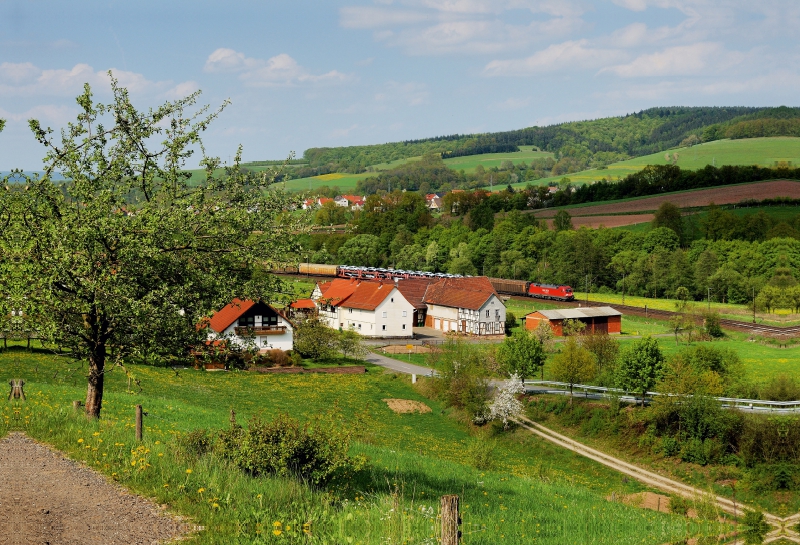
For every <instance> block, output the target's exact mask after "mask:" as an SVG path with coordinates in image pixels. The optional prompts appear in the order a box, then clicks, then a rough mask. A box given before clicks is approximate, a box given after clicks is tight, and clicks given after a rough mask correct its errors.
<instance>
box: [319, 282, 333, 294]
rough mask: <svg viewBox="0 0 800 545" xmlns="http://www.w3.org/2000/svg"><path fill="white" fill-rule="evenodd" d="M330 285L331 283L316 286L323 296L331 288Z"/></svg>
mask: <svg viewBox="0 0 800 545" xmlns="http://www.w3.org/2000/svg"><path fill="white" fill-rule="evenodd" d="M331 284H333V282H332V281H328V282H320V283H319V284H317V287H318V288H319V292H320V293H322V294H324V293H325V292H326V291H328V288H330V287H331Z"/></svg>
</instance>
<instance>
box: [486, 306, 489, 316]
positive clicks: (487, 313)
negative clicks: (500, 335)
mask: <svg viewBox="0 0 800 545" xmlns="http://www.w3.org/2000/svg"><path fill="white" fill-rule="evenodd" d="M486 317H487V318H488V317H489V309H488V308H487V309H486Z"/></svg>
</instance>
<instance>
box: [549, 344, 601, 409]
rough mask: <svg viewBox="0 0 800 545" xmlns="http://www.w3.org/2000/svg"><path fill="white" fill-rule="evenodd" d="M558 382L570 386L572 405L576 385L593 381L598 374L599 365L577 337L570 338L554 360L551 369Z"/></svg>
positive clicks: (570, 401) (570, 402)
mask: <svg viewBox="0 0 800 545" xmlns="http://www.w3.org/2000/svg"><path fill="white" fill-rule="evenodd" d="M551 372H552V373H553V376H554V377H555V379H556V380H559V381H561V382H566V383H567V384H568V385H569V404H570V405H572V388H573V386H575V385H576V384H579V383H581V382H585V381H587V380H591V379H592V378H593V377H594V376H595V375H596V374H597V363H596V362H595V358H594V356H593V355H592V353H591V352H589V351H588V350H586V349H585V348H584V347H582V346H581V345H580V344H578V341H577V340H575V337H569V338H568V339H567V342H566V343H564V348H563V349H562V350H561V352H560V353H559V354H557V355H556V356H555V357H554V358H553V367H552V369H551Z"/></svg>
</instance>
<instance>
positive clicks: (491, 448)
mask: <svg viewBox="0 0 800 545" xmlns="http://www.w3.org/2000/svg"><path fill="white" fill-rule="evenodd" d="M496 446H497V444H496V442H495V441H487V440H485V439H481V438H478V439H474V440H473V441H472V442H470V444H469V446H468V447H467V458H468V459H469V461H470V463H471V465H472V466H473V467H475V468H476V469H480V470H490V469H492V468H493V467H494V465H495V463H494V458H495V447H496Z"/></svg>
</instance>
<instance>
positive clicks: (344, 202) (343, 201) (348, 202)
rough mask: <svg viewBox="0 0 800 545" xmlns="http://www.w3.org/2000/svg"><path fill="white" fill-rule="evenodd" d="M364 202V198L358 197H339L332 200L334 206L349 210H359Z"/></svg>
mask: <svg viewBox="0 0 800 545" xmlns="http://www.w3.org/2000/svg"><path fill="white" fill-rule="evenodd" d="M364 201H365V197H360V196H358V195H339V196H338V197H336V198H335V199H334V200H333V202H334V203H335V204H336V206H341V207H342V208H349V209H350V210H361V209H362V208H364Z"/></svg>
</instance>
